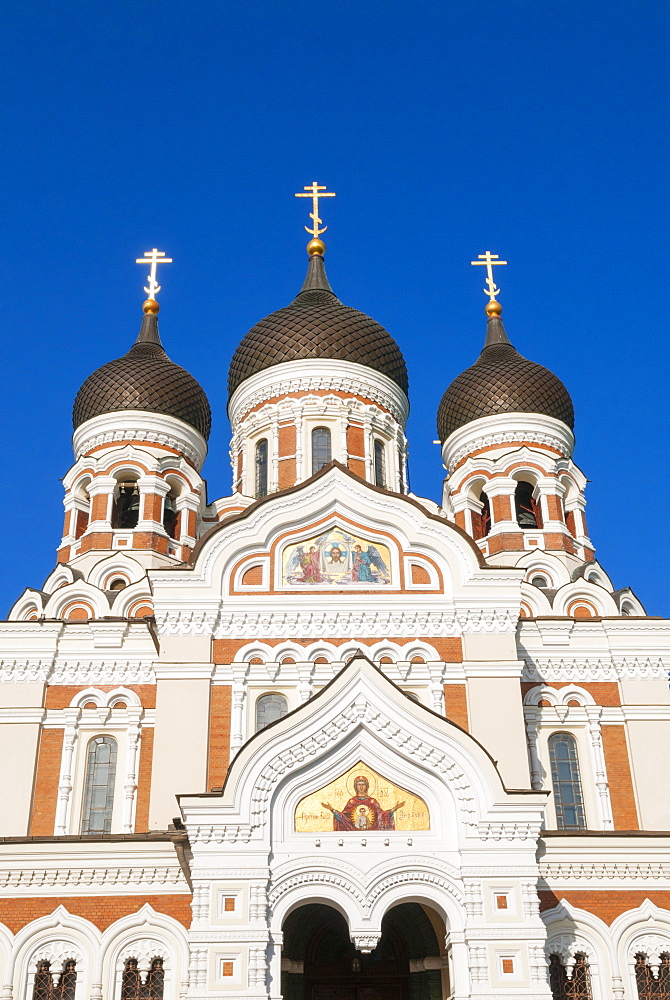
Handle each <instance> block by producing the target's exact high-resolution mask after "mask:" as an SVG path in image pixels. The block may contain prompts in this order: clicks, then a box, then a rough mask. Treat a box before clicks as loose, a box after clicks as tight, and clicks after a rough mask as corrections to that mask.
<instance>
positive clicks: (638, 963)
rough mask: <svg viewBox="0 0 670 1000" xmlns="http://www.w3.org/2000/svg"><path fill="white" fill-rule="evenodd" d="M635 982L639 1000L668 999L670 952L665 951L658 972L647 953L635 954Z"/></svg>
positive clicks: (669, 996)
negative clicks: (655, 972) (652, 965)
mask: <svg viewBox="0 0 670 1000" xmlns="http://www.w3.org/2000/svg"><path fill="white" fill-rule="evenodd" d="M635 982H636V984H637V995H638V998H639V1000H661V998H663V1000H668V998H670V953H668V952H664V953H663V954H662V955H661V960H660V963H659V966H658V972H657V974H656V975H654V970H653V968H652V967H651V965H650V964H649V960H648V958H647V956H646V955H643V954H642V953H639V954H637V955H636V956H635Z"/></svg>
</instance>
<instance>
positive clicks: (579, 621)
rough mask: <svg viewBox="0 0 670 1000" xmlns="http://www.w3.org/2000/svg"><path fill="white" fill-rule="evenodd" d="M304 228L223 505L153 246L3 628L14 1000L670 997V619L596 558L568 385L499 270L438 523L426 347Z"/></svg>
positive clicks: (7, 928)
mask: <svg viewBox="0 0 670 1000" xmlns="http://www.w3.org/2000/svg"><path fill="white" fill-rule="evenodd" d="M315 214H317V212H316V206H315ZM314 235H315V238H314V239H313V240H312V241H311V242H310V244H309V245H308V251H309V262H308V269H307V276H306V278H305V281H304V284H303V286H302V289H301V290H300V292H299V293H298V295H297V297H296V298H295V299H294V301H293V302H292V303H290V304H289V305H288V306H285V307H284V308H280V309H279V310H278V311H277V312H274V313H272V314H271V315H270V316H268V317H266V318H265V319H262V320H261V321H260V322H259V323H257V324H256V325H255V326H254V327H253V328H252V329H251V330H250V331H249V332H248V333H247V334H246V336H245V337H244V338H243V339H242V341H241V343H240V344H239V347H238V348H237V350H236V352H235V355H234V357H233V359H232V362H231V366H230V373H229V405H228V415H229V418H230V424H231V429H232V437H231V444H230V455H231V465H232V491H231V494H230V495H229V496H226V497H222V498H220V499H215V500H210V499H208V497H207V494H206V484H205V481H204V479H203V478H202V467H203V463H204V461H205V457H206V453H207V440H208V436H209V431H210V422H211V421H210V408H209V403H208V400H207V397H206V395H205V393H204V391H203V389H202V388H201V387H200V385H199V384H198V383H197V382H196V380H195V379H194V378H193V377H192V376H191V375H190V374H189V373H188V372H186V371H185V370H184V369H183V368H180V367H179V366H178V365H177V364H175V363H174V362H173V361H171V360H170V358H169V357H168V356H167V354H166V352H165V350H164V348H163V346H162V344H161V340H160V337H159V332H158V303H157V301H156V299H155V290H157V286H156V285H155V280H154V279H155V267H156V261H157V260H158V258H159V257H160V256H161V255H160V254H158V253H157V252H156V251H152V253H153V270H152V280H151V281H150V285H149V289H150V292H151V293H153V294H150V298H149V299H148V300H147V301H146V302H145V303H144V307H143V318H142V321H141V327H140V331H139V335H138V337H137V340H136V341H135V343H134V344H133V346H132V347H130V349H129V351H128V352H127V354H125V355H124V356H123V357H121V358H119V359H117V360H114V361H111V362H109V363H108V364H106V365H104V366H103V367H102V368H100V369H98V370H97V371H96V372H94V373H93V374H92V375H91V376H90V377H89V378H88V379H87V380H86V381H85V383H84V384H83V386H82V387H81V389H80V390H79V393H78V394H77V397H76V400H75V403H74V411H73V419H74V436H73V448H74V457H75V462H74V465H73V466H72V468H71V469H70V470H69V471H68V472H67V474H66V476H65V478H64V490H65V496H64V506H65V523H64V530H63V538H62V541H61V544H60V547H59V549H58V558H57V564H56V568H55V569H54V570H53V572H52V573H51V574H50V576H49V577H48V579H47V580H46V581H45V583H44V584H43V586H42V587H41V588H39V589H33V588H28V589H26V590H25V591H24V592H23V594H22V595H21V596H20V598H19V599H18V600H17V602H16V603H15V605H14V607H13V608H12V610H11V612H10V615H9V618H8V620H7V621H5V622H2V623H0V642H1V644H2V684H0V710H1V713H0V740H1V741H2V746H3V751H4V760H5V767H4V768H3V770H2V772H1V781H2V783H3V802H4V808H3V811H2V813H1V814H0V834H1V837H0V854H1V855H2V857H1V860H0V977H2V994H1V995H2V1000H186V998H190V1000H206V998H212V1000H213V998H221V1000H223V998H247V1000H262V998H264V1000H267V998H272V1000H280V998H282V997H283V998H284V1000H448V998H449V1000H475V998H481V1000H484V998H487V1000H493V998H496V1000H498V998H504V997H507V998H510V1000H521V998H523V1000H551V998H554V1000H567V998H572V1000H576V998H585V1000H588V998H593V1000H610V998H612V1000H651V998H652V997H666V998H670V883H669V881H668V879H669V877H670V805H669V803H670V778H668V773H667V771H665V755H666V754H667V749H668V747H669V746H670V692H669V689H668V668H669V665H670V663H669V661H670V643H669V640H670V629H669V628H668V623H667V622H666V621H662V620H660V619H658V618H653V617H650V616H648V615H647V613H646V611H645V609H644V608H643V607H642V606H641V604H640V602H639V600H638V599H637V598H636V596H635V594H634V593H633V591H631V590H630V589H625V590H615V589H614V588H613V585H612V583H611V581H610V579H609V577H608V575H607V572H606V570H605V569H604V568H603V567H602V566H601V565H600V564H599V562H598V561H597V559H596V557H595V548H594V545H593V543H592V541H591V539H590V536H589V534H588V530H587V525H586V519H585V506H586V496H585V487H586V482H587V480H586V477H585V476H584V474H583V473H582V472H581V470H580V469H579V468H578V467H577V466H576V465H575V463H574V461H573V447H574V437H573V421H574V415H573V407H572V402H571V399H570V395H569V393H568V391H567V389H566V388H565V386H564V385H563V384H562V383H561V381H560V380H559V379H558V378H557V377H556V376H555V375H554V374H552V373H551V372H550V371H548V370H547V369H546V368H543V367H542V366H541V365H539V364H537V363H535V362H533V361H530V360H528V359H526V358H524V357H523V356H522V355H521V354H520V353H519V352H518V351H517V350H516V349H515V347H514V346H513V345H512V343H511V342H510V340H509V338H508V336H507V333H506V331H505V328H504V326H503V323H502V319H501V307H500V305H499V303H498V301H497V293H498V290H497V288H496V287H495V285H494V283H493V280H492V265H493V264H495V263H496V261H495V259H494V258H492V256H491V255H490V254H487V255H484V256H483V257H482V263H486V265H487V269H488V272H487V273H488V275H489V278H488V279H487V283H488V286H489V296H490V302H489V304H488V305H487V307H486V313H487V327H486V334H485V341H484V346H483V349H482V350H481V353H480V354H479V357H478V358H477V360H476V361H475V362H474V364H473V365H472V366H471V367H470V368H468V369H467V370H466V371H465V372H463V373H462V374H460V375H459V376H458V377H457V378H455V380H454V381H453V382H452V383H451V385H450V386H449V387H448V388H447V389H446V391H445V393H444V396H443V398H442V401H441V403H440V405H439V410H438V418H437V419H438V433H439V437H440V441H441V443H442V455H443V462H444V466H445V468H446V470H447V478H446V479H445V483H444V493H443V497H442V503H441V504H440V505H438V504H437V503H435V502H433V501H431V500H428V499H425V498H422V497H418V496H415V495H414V494H413V493H411V492H410V491H409V487H408V476H407V440H406V437H405V423H406V420H407V415H408V411H409V400H408V381H407V371H406V367H405V362H404V359H403V356H402V354H401V351H400V349H399V347H398V345H397V344H396V342H395V341H394V340H393V339H392V337H391V336H390V334H389V333H388V332H387V331H386V330H385V329H384V328H383V327H382V326H380V324H379V323H377V322H375V321H374V320H373V319H371V318H370V317H368V316H366V315H364V314H363V313H361V312H359V311H358V310H356V309H354V308H351V307H349V306H346V305H344V304H343V303H342V302H341V301H340V300H339V299H338V298H337V296H336V295H335V293H334V292H333V291H332V289H331V287H330V285H329V282H328V279H327V277H326V271H325V267H324V259H323V254H324V250H325V247H324V245H323V243H322V242H321V241H320V239H319V238H318V230H317V222H316V220H315V233H314ZM473 353H474V352H473Z"/></svg>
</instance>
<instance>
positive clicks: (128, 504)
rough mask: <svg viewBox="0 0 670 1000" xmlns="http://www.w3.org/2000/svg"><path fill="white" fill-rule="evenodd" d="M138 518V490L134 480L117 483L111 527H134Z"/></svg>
mask: <svg viewBox="0 0 670 1000" xmlns="http://www.w3.org/2000/svg"><path fill="white" fill-rule="evenodd" d="M139 519H140V491H139V488H138V486H137V483H136V482H124V483H119V486H118V494H117V495H116V497H115V499H114V510H113V512H112V527H113V528H125V529H129V528H134V527H136V525H137V522H138V521H139Z"/></svg>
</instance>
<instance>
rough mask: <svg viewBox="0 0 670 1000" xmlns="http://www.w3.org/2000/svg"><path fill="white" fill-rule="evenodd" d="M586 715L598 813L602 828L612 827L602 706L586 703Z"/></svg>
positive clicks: (612, 819)
mask: <svg viewBox="0 0 670 1000" xmlns="http://www.w3.org/2000/svg"><path fill="white" fill-rule="evenodd" d="M586 716H587V718H588V720H589V736H590V738H591V763H592V766H593V774H594V779H595V783H596V788H597V790H598V813H599V816H600V823H601V827H602V829H603V830H613V829H614V818H613V816H612V802H611V799H610V789H609V783H608V781H607V768H606V766H605V754H604V751H603V741H602V733H601V730H600V717H601V716H602V708H601V707H600V706H599V705H587V707H586Z"/></svg>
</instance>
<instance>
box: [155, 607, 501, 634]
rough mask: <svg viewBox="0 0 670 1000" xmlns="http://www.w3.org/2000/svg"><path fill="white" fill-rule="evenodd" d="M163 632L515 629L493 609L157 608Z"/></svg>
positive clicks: (251, 632) (348, 631)
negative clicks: (310, 609) (318, 609)
mask: <svg viewBox="0 0 670 1000" xmlns="http://www.w3.org/2000/svg"><path fill="white" fill-rule="evenodd" d="M156 623H157V626H158V631H159V632H160V633H161V634H162V635H203V634H208V633H211V634H212V635H213V638H215V639H258V638H260V639H268V638H273V639H282V638H286V639H292V638H294V637H295V636H296V635H300V636H301V638H306V639H320V638H323V636H325V635H327V636H332V637H336V638H352V639H356V638H357V637H359V636H360V635H361V634H364V635H367V636H370V637H372V638H380V639H383V638H385V637H386V636H388V635H398V634H402V635H405V636H407V637H408V638H411V637H412V636H420V637H423V636H435V637H442V636H446V637H449V638H452V637H457V636H460V635H463V634H465V633H482V632H486V633H492V632H515V631H516V626H517V616H516V615H514V614H512V612H511V611H508V610H503V611H498V610H496V609H485V610H482V609H478V608H475V609H463V610H461V609H458V610H455V611H427V610H422V611H412V610H409V609H403V610H399V611H397V612H395V611H304V612H300V611H239V612H233V611H225V612H224V611H223V610H222V611H221V612H220V613H219V614H217V613H215V612H213V611H195V610H187V611H184V610H178V609H174V610H170V611H162V612H161V611H160V610H159V609H157V610H156Z"/></svg>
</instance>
